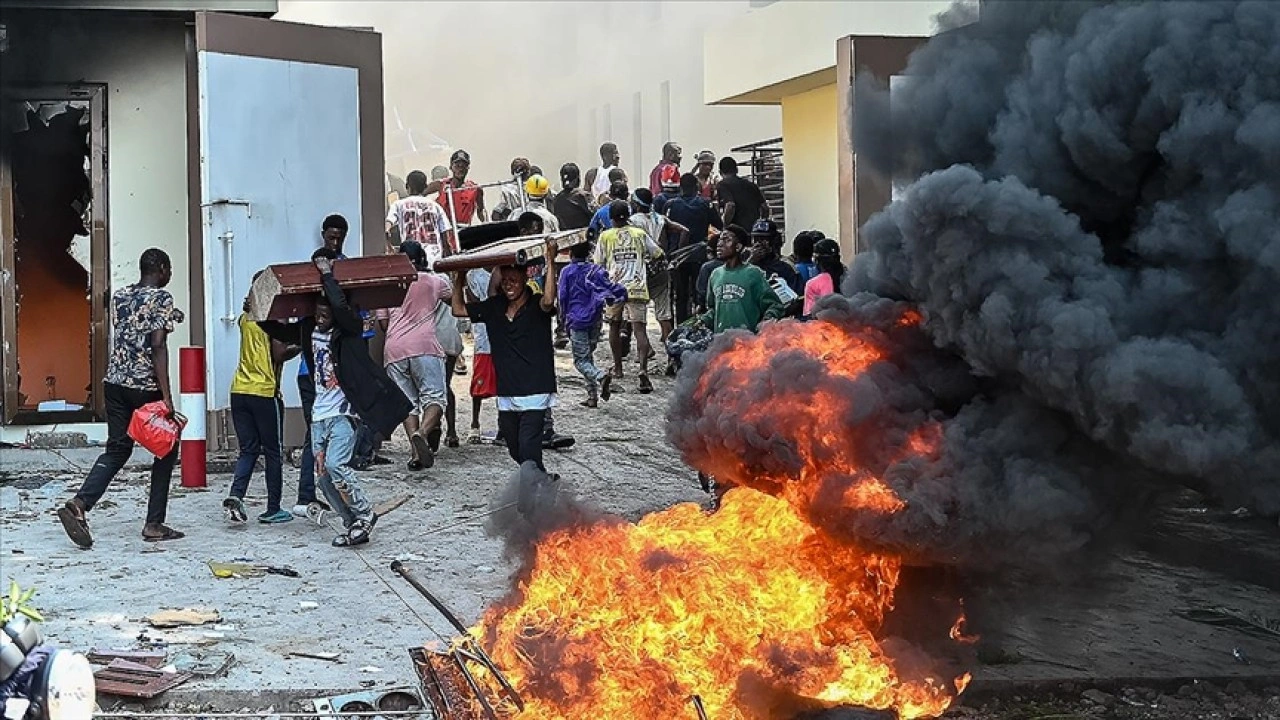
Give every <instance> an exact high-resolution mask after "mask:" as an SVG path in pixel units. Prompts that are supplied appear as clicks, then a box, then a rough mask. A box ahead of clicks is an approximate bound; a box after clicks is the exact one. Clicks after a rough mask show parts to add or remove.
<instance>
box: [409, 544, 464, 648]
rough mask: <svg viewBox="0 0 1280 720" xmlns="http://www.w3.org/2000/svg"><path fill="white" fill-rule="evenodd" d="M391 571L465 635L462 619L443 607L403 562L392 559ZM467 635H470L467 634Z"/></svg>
mask: <svg viewBox="0 0 1280 720" xmlns="http://www.w3.org/2000/svg"><path fill="white" fill-rule="evenodd" d="M391 572H393V573H395V574H397V575H399V576H400V577H402V578H404V579H405V582H407V583H409V584H410V585H412V586H413V589H414V590H417V591H418V593H419V594H421V595H422V597H424V598H426V599H427V602H429V603H431V605H432V607H434V608H435V609H436V611H437V612H439V613H440V614H441V615H443V616H444V619H445V620H448V621H449V624H450V625H452V626H453V627H454V628H455V629H456V630H457V631H458V632H460V633H462V634H463V635H467V627H466V626H465V625H463V624H462V621H461V620H459V619H458V617H457V616H456V615H454V614H453V612H452V611H450V610H449V608H447V607H445V605H444V603H442V602H440V601H439V600H437V599H436V596H435V595H432V594H431V591H430V590H428V589H427V588H426V587H425V586H424V585H423V584H422V583H420V582H418V579H417V578H416V577H414V576H413V573H411V572H409V568H408V567H406V566H405V564H404V563H402V562H400V561H399V560H393V561H392V562H391ZM468 637H470V636H469V635H468Z"/></svg>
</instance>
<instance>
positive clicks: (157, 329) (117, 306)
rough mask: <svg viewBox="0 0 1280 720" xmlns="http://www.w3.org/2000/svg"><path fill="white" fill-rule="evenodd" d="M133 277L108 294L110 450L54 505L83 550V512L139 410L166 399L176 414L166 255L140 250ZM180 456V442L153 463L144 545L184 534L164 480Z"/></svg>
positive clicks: (113, 471)
mask: <svg viewBox="0 0 1280 720" xmlns="http://www.w3.org/2000/svg"><path fill="white" fill-rule="evenodd" d="M138 270H139V278H138V282H137V283H134V284H133V285H129V286H127V287H123V288H120V289H119V290H117V291H115V293H114V294H113V295H112V296H111V356H110V358H109V359H108V361H107V374H106V376H105V377H104V378H103V384H102V394H103V397H104V399H105V400H106V410H107V447H106V450H105V451H104V452H103V453H102V455H100V456H99V457H98V460H97V462H95V463H94V464H93V467H92V468H90V470H89V475H88V477H86V478H85V481H84V484H83V485H81V486H80V490H79V491H78V492H76V495H75V497H74V498H72V499H71V500H68V501H67V502H66V504H65V505H63V506H62V507H61V508H59V509H58V520H59V521H61V522H62V528H63V529H64V530H66V532H67V537H69V538H71V541H72V542H73V543H75V544H76V545H78V546H80V547H81V548H83V549H85V550H88V549H89V548H91V547H93V535H92V534H91V533H90V532H89V521H88V513H89V511H90V510H93V506H94V505H96V504H97V503H98V501H99V500H101V499H102V496H103V495H104V494H106V492H107V487H108V486H109V485H110V484H111V481H112V480H114V479H115V477H116V475H117V474H118V473H119V472H120V469H121V468H123V467H124V464H125V463H126V462H128V461H129V456H130V455H131V454H132V453H133V438H131V437H129V421H130V420H132V419H133V413H134V411H136V410H137V409H138V408H140V407H142V406H143V405H146V404H148V403H153V402H163V403H164V405H165V408H166V409H167V410H168V412H169V413H173V411H174V410H173V392H172V386H171V385H170V382H169V333H171V332H173V331H174V329H175V326H176V324H177V323H180V322H182V321H183V319H184V316H183V314H182V311H181V310H179V309H177V308H175V307H174V306H173V296H172V295H170V294H169V291H168V290H165V289H164V288H165V286H167V285H168V284H169V281H170V280H171V279H172V278H173V263H172V262H171V261H170V260H169V255H168V254H167V253H165V251H163V250H160V249H158V248H151V249H149V250H147V251H145V252H143V253H142V257H141V258H140V259H139V261H138ZM177 459H178V443H174V445H173V449H172V450H170V451H169V453H168V454H166V455H165V456H164V457H158V458H156V459H155V462H154V463H152V465H151V488H150V492H149V495H148V498H147V518H146V522H145V524H144V525H143V526H142V539H143V540H146V541H148V542H156V541H165V540H179V539H181V538H183V537H184V535H183V534H182V533H180V532H178V531H177V530H174V529H173V528H171V527H169V526H168V525H165V524H164V523H165V515H166V514H167V512H168V507H169V484H170V483H171V482H172V481H173V465H174V463H175V462H176V461H177Z"/></svg>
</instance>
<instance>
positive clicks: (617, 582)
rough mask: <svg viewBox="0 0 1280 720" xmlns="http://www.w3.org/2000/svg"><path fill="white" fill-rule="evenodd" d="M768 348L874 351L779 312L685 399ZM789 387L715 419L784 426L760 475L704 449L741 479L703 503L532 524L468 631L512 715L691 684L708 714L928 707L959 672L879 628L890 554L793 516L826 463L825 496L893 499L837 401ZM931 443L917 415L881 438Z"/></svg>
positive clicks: (890, 588) (610, 714)
mask: <svg viewBox="0 0 1280 720" xmlns="http://www.w3.org/2000/svg"><path fill="white" fill-rule="evenodd" d="M836 348H838V349H839V350H838V351H836V350H834V349H836ZM780 353H802V354H805V355H807V356H809V357H812V358H814V359H815V360H817V361H818V362H819V363H820V365H821V366H822V367H823V368H824V370H823V371H824V372H827V373H829V374H834V375H837V376H839V377H843V378H847V379H849V380H856V379H857V377H858V376H859V375H861V374H862V373H863V372H865V371H866V369H867V368H868V366H870V365H871V364H872V363H874V362H876V361H878V360H879V359H880V357H881V353H880V351H879V350H878V349H877V348H876V347H874V346H873V345H872V344H871V343H869V342H866V341H863V340H859V339H858V338H855V337H853V336H852V335H851V334H849V333H848V332H847V331H845V330H842V329H841V328H839V327H838V326H836V325H834V324H831V323H825V322H812V323H806V324H794V323H785V324H782V325H778V326H773V327H771V328H770V329H769V330H766V331H765V332H763V333H762V334H761V335H760V336H758V337H742V338H739V339H737V340H735V341H734V342H733V344H732V346H731V347H730V348H728V349H727V350H723V351H722V352H721V353H720V354H718V355H717V356H716V357H715V359H714V360H713V362H712V363H711V364H710V365H709V366H708V368H707V369H706V371H705V372H704V374H703V376H702V377H701V379H700V382H699V385H698V387H697V389H696V393H697V395H698V398H695V399H697V400H699V401H702V402H712V401H713V400H712V399H713V398H714V401H715V402H723V401H725V400H726V399H728V396H731V395H732V394H733V393H736V392H741V391H742V382H743V380H742V378H743V377H745V376H746V375H751V377H752V378H754V379H758V378H759V377H761V376H760V375H759V374H756V373H755V372H754V371H756V370H759V369H761V368H763V367H766V366H767V364H768V363H769V362H770V360H771V358H774V357H776V356H778V355H779V354H780ZM734 378H736V379H737V382H734V380H733V379H734ZM791 400H792V399H790V398H782V399H781V401H780V402H779V403H777V404H776V405H775V406H773V407H760V408H752V409H751V410H750V411H749V412H751V413H757V412H758V413H767V414H769V416H770V417H764V416H760V417H756V418H726V420H730V421H732V420H739V421H745V422H760V421H768V422H771V423H776V424H777V426H778V427H783V428H790V429H792V430H793V432H791V433H790V435H789V436H788V443H787V446H786V447H780V448H779V452H780V453H783V455H784V456H785V458H786V463H784V464H783V465H785V466H786V467H787V468H788V469H789V472H783V471H769V472H764V473H760V472H759V467H758V463H757V464H753V463H752V462H751V459H750V458H744V457H739V456H729V455H730V454H729V453H725V454H724V455H725V456H723V457H722V456H719V455H717V456H714V457H712V458H710V459H709V460H708V461H707V463H706V464H707V467H704V468H703V469H704V470H705V471H708V472H711V473H714V474H716V475H717V476H718V477H722V478H725V479H728V480H731V481H732V482H733V483H735V484H738V485H746V486H748V487H737V488H734V489H732V490H730V491H729V492H728V493H726V494H725V495H724V497H723V499H722V502H721V505H720V508H719V509H718V510H717V511H716V512H715V513H712V514H707V513H706V512H704V511H703V510H702V509H701V508H700V507H698V506H697V505H694V504H683V505H678V506H675V507H672V508H669V509H667V510H663V511H661V512H655V513H652V514H649V515H647V516H645V517H643V518H641V519H640V520H639V522H637V523H635V524H629V523H624V522H616V523H601V524H595V525H591V526H584V527H571V528H565V529H561V530H558V531H555V532H552V533H551V534H549V535H547V536H544V537H543V538H542V539H541V540H539V542H538V544H537V547H536V549H535V553H534V558H533V564H532V566H531V567H530V568H529V569H528V573H527V574H526V575H525V577H524V579H523V580H522V582H521V584H520V586H519V587H518V588H517V590H516V592H515V593H514V595H513V597H512V598H511V599H509V601H508V602H506V603H504V604H501V605H498V606H495V607H493V608H491V609H490V610H489V612H488V613H487V614H486V615H485V617H484V618H483V619H482V620H481V622H480V624H479V627H478V628H476V632H475V635H476V636H477V637H479V638H481V642H482V644H483V645H484V646H485V647H486V648H487V650H488V651H489V653H490V655H491V656H492V657H493V659H494V661H495V662H496V663H497V665H498V667H500V668H503V670H504V671H505V672H506V673H507V676H508V677H509V678H510V680H511V681H512V683H513V684H514V685H515V686H516V688H517V689H519V691H520V692H521V693H522V695H523V697H524V700H525V702H526V709H525V711H524V713H522V717H529V718H536V719H540V720H598V719H600V718H655V719H658V718H661V719H663V720H667V719H670V718H690V720H693V719H694V718H696V717H697V715H696V713H695V711H694V709H693V706H692V704H691V698H692V696H694V695H697V696H700V697H701V699H702V701H703V704H704V706H705V708H706V712H707V716H708V717H709V718H711V720H765V719H766V718H787V717H792V716H793V715H794V714H796V713H798V712H802V711H804V710H814V709H822V708H826V707H834V706H840V705H852V706H860V707H866V708H875V709H893V710H896V711H897V712H898V713H899V715H900V717H902V718H917V717H934V716H937V715H940V714H942V712H943V711H945V710H946V708H947V707H948V705H949V704H950V703H951V700H952V699H953V697H954V696H955V695H956V694H957V693H958V692H960V691H962V690H963V688H964V685H965V684H966V683H967V682H968V676H967V675H964V676H961V677H959V678H954V679H943V678H938V677H919V676H918V675H915V674H913V673H912V672H911V671H910V670H908V669H906V668H900V667H898V665H897V663H896V662H895V660H894V658H892V657H890V656H889V655H888V654H887V653H886V652H885V650H884V649H883V647H882V646H881V644H880V640H879V638H878V637H877V632H878V631H879V629H880V627H881V625H882V623H883V620H884V617H885V614H886V613H887V612H888V611H889V610H890V609H892V606H893V600H894V589H895V587H896V586H897V584H898V575H899V569H900V566H901V560H900V559H899V558H897V557H892V556H888V555H884V554H877V553H875V552H871V551H868V550H867V549H865V548H861V547H857V546H855V545H853V544H851V543H849V542H848V541H845V540H837V539H835V538H832V537H830V536H829V535H827V534H825V533H823V532H822V531H820V530H818V529H817V528H816V527H815V526H814V525H813V524H812V523H811V522H810V521H809V520H808V519H807V512H808V511H809V510H810V507H811V504H812V503H814V502H817V498H816V493H818V492H819V486H820V485H822V480H823V478H824V477H827V476H828V475H829V474H830V473H839V474H841V475H842V476H844V477H847V478H851V479H852V482H850V483H849V484H848V485H847V490H846V491H845V492H843V493H842V494H840V495H839V496H837V499H836V500H834V501H838V502H841V503H843V504H845V505H847V506H850V507H853V508H857V509H860V510H863V511H868V512H876V513H893V512H897V511H898V510H900V509H902V508H903V507H905V505H904V503H903V501H902V500H901V499H900V498H899V497H898V496H897V495H896V494H895V493H894V492H893V490H892V489H890V488H889V487H888V486H887V485H885V484H884V483H883V482H882V481H881V480H880V479H878V478H876V477H874V476H873V475H872V474H870V473H868V472H866V471H865V470H863V469H862V468H860V467H859V466H858V465H857V464H856V458H855V457H854V456H853V454H852V453H851V452H850V451H849V450H847V449H846V448H847V447H848V445H849V443H848V439H847V438H841V437H838V436H837V433H835V432H833V431H827V430H825V428H835V427H840V424H838V423H835V422H829V421H828V420H831V419H832V418H833V417H834V415H833V414H834V413H841V412H848V411H849V408H848V407H847V405H848V402H849V401H848V399H847V398H843V397H839V396H837V394H834V393H831V392H829V391H819V392H817V393H815V394H814V395H813V396H811V397H808V398H805V399H804V402H800V401H799V399H796V400H797V401H796V402H792V401H791ZM935 446H936V436H935V433H933V432H932V431H931V429H930V428H928V427H926V428H924V429H922V430H921V431H919V432H917V433H915V434H913V435H912V436H910V437H904V438H900V439H899V442H898V443H896V445H895V447H900V449H901V452H902V453H903V454H911V453H915V454H928V453H932V452H934V447H935ZM824 502H833V499H832V498H831V497H830V496H827V497H825V499H824ZM958 627H959V626H958V625H957V628H958ZM957 632H958V629H957Z"/></svg>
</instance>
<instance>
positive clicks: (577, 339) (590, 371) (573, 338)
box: [569, 325, 605, 395]
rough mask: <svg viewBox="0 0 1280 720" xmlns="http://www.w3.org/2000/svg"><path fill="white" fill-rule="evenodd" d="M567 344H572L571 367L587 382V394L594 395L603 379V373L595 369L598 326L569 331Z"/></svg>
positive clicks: (598, 340)
mask: <svg viewBox="0 0 1280 720" xmlns="http://www.w3.org/2000/svg"><path fill="white" fill-rule="evenodd" d="M569 342H571V343H572V344H573V366H574V367H575V368H577V369H578V372H580V373H582V377H584V378H586V380H587V392H588V393H590V394H591V395H595V393H596V387H597V386H598V385H599V384H600V381H601V380H603V379H604V375H605V372H604V371H603V370H601V369H600V368H598V367H596V360H595V353H596V346H597V345H599V344H600V326H599V325H596V326H595V327H593V328H590V329H588V330H570V331H569Z"/></svg>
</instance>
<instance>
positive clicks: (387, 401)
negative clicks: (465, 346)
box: [258, 248, 425, 547]
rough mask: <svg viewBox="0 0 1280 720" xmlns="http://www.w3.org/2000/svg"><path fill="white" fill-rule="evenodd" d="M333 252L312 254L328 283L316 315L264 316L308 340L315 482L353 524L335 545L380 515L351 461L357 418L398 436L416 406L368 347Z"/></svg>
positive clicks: (355, 540) (269, 325)
mask: <svg viewBox="0 0 1280 720" xmlns="http://www.w3.org/2000/svg"><path fill="white" fill-rule="evenodd" d="M424 250H425V248H424ZM334 259H335V253H333V252H332V251H330V250H327V249H325V248H321V249H320V250H317V251H316V252H315V253H314V254H313V255H312V261H313V262H314V263H315V266H316V269H317V270H319V271H320V282H321V286H322V288H323V291H322V293H323V294H322V295H321V296H320V297H319V298H317V300H316V309H315V315H314V316H313V317H311V318H306V319H304V320H303V321H302V322H298V323H279V322H272V321H266V322H261V323H258V324H259V326H260V327H262V329H263V330H265V331H266V332H267V334H268V335H270V336H271V337H273V338H275V339H277V340H280V341H281V342H286V343H288V342H293V343H301V344H302V353H303V357H304V359H305V360H306V363H307V367H309V368H311V372H312V376H313V377H314V379H315V400H314V402H313V404H312V408H311V445H312V448H311V449H312V453H313V454H314V456H315V463H316V485H318V486H319V488H320V490H321V492H322V493H323V494H324V496H325V498H326V499H327V500H328V501H329V505H330V507H332V508H333V510H334V511H335V512H337V513H338V515H339V516H340V517H341V518H342V523H343V526H344V528H345V530H346V532H345V533H343V534H342V535H339V536H337V537H336V538H334V539H333V543H332V544H333V546H334V547H353V546H356V545H363V544H365V543H367V542H369V536H370V533H371V532H372V531H373V527H374V525H376V524H377V521H378V518H377V515H375V514H374V512H373V506H372V505H371V504H370V503H369V501H368V499H367V498H366V497H365V494H364V491H363V490H362V489H361V487H360V484H359V481H358V479H357V476H356V472H355V470H353V469H352V468H351V467H350V466H349V464H348V463H349V462H350V461H351V456H352V453H353V451H354V449H355V444H356V429H357V425H358V423H359V422H361V421H363V422H364V423H365V424H367V425H368V426H369V428H370V429H371V430H372V431H373V432H376V433H378V434H379V435H381V436H382V437H391V434H392V433H393V432H395V429H396V428H397V427H399V426H400V424H401V423H403V422H404V420H405V418H406V417H408V416H409V413H410V412H412V410H413V406H412V404H411V403H410V402H409V399H408V398H406V397H405V396H404V393H403V392H401V391H400V388H399V387H397V386H396V384H395V383H394V382H393V381H392V380H391V379H390V378H389V377H387V373H386V371H385V370H383V368H382V366H381V365H379V364H378V363H376V362H374V360H373V358H372V357H371V356H370V355H369V343H368V340H366V339H365V337H364V333H363V332H362V330H363V323H362V322H361V319H360V312H359V310H358V309H357V308H355V307H354V306H352V305H351V304H350V303H349V302H348V300H347V296H346V293H345V292H343V290H342V288H341V287H340V286H339V285H338V281H337V280H335V279H334V277H333V261H334Z"/></svg>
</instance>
